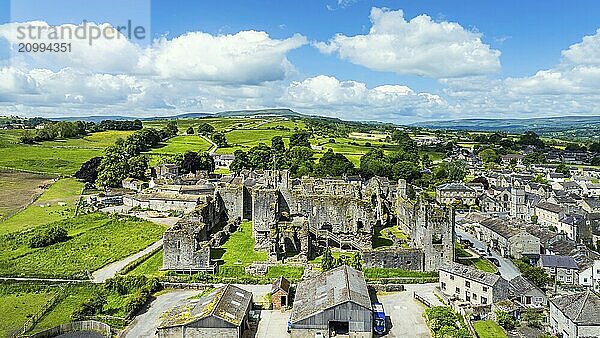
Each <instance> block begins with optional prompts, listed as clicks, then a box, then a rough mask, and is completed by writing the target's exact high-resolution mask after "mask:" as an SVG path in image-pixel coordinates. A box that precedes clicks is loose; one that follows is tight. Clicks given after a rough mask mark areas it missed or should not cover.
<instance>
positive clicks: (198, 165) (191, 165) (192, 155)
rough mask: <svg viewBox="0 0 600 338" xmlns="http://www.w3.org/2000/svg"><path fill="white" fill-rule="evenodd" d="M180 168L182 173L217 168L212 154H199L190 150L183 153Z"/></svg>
mask: <svg viewBox="0 0 600 338" xmlns="http://www.w3.org/2000/svg"><path fill="white" fill-rule="evenodd" d="M180 168H181V173H182V174H187V173H196V172H198V171H199V170H208V171H213V170H214V169H215V161H214V160H213V158H212V156H210V155H209V154H208V153H206V152H204V153H202V154H198V153H196V152H193V151H188V152H186V153H185V154H184V155H183V160H182V161H181V164H180Z"/></svg>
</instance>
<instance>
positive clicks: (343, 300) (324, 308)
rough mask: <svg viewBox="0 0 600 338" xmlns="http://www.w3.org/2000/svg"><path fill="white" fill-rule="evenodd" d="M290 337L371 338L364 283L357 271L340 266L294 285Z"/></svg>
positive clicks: (370, 313)
mask: <svg viewBox="0 0 600 338" xmlns="http://www.w3.org/2000/svg"><path fill="white" fill-rule="evenodd" d="M290 332H291V336H292V337H293V338H295V337H307V338H308V337H311V338H313V337H315V336H316V334H317V333H318V332H320V333H321V334H322V335H323V336H324V337H331V336H334V335H335V336H337V335H347V336H349V337H360V338H364V337H372V336H373V316H372V311H371V300H370V297H369V291H368V290H367V283H366V282H365V279H364V277H363V275H362V273H361V272H360V271H357V270H354V269H353V268H350V267H348V266H340V267H338V268H335V269H333V270H330V271H327V272H324V273H322V274H320V275H319V276H317V277H315V278H312V279H309V280H305V281H303V282H301V283H300V284H298V287H297V290H296V296H295V298H294V307H293V310H292V317H291V331H290Z"/></svg>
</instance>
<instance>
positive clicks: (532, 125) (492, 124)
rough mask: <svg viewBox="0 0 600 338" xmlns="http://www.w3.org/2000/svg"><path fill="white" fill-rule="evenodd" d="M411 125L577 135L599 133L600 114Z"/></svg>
mask: <svg viewBox="0 0 600 338" xmlns="http://www.w3.org/2000/svg"><path fill="white" fill-rule="evenodd" d="M411 126H415V127H422V128H429V129H445V130H474V131H504V132H507V133H522V132H525V131H535V132H536V133H538V134H545V135H556V134H565V136H568V135H569V134H572V135H570V136H573V137H577V136H578V135H577V133H580V132H581V133H583V134H580V135H579V136H581V137H586V136H590V133H591V134H594V135H597V134H599V133H600V131H597V129H600V116H562V117H544V118H532V119H464V120H449V121H428V122H418V123H413V124H411Z"/></svg>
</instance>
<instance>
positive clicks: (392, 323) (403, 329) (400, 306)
mask: <svg viewBox="0 0 600 338" xmlns="http://www.w3.org/2000/svg"><path fill="white" fill-rule="evenodd" d="M436 285H437V284H435V283H430V284H408V285H406V291H402V292H386V293H381V294H378V295H377V298H378V300H379V302H380V303H381V304H383V308H384V310H385V314H386V316H388V317H389V321H388V323H387V324H388V326H389V331H388V333H387V334H385V335H383V336H382V337H414V338H430V337H431V334H430V333H429V328H428V327H427V324H425V318H424V317H423V313H424V312H425V309H426V307H425V305H423V304H421V303H420V302H419V301H417V300H416V299H414V297H413V293H414V292H417V293H421V294H424V293H429V292H431V293H433V289H434V288H435V286H436Z"/></svg>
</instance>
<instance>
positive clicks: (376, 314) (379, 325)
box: [373, 303, 386, 334]
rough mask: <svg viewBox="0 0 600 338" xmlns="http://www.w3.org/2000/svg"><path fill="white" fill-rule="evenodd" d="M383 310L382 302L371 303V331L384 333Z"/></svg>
mask: <svg viewBox="0 0 600 338" xmlns="http://www.w3.org/2000/svg"><path fill="white" fill-rule="evenodd" d="M385 330H386V328H385V311H384V310H383V304H381V303H373V331H375V333H377V334H384V333H385Z"/></svg>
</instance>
